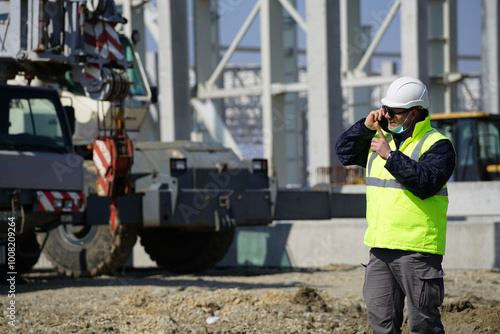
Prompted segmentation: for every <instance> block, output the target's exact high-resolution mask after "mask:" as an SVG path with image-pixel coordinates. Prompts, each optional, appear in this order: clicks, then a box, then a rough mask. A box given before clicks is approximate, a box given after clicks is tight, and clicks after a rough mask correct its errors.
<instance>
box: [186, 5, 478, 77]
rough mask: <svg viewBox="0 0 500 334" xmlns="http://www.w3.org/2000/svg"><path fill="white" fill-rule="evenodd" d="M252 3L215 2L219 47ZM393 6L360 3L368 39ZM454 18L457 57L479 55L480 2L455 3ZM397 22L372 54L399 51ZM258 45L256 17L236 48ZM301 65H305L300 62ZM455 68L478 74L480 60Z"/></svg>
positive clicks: (302, 39) (239, 57) (301, 36)
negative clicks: (217, 4) (218, 17)
mask: <svg viewBox="0 0 500 334" xmlns="http://www.w3.org/2000/svg"><path fill="white" fill-rule="evenodd" d="M255 2H256V0H219V15H220V42H221V44H222V45H229V44H230V43H231V41H232V40H233V38H234V36H235V35H236V33H237V32H238V30H239V29H240V27H241V25H242V24H243V22H244V20H245V19H246V17H247V16H248V13H249V12H250V11H251V9H252V8H253V6H254V5H255ZM189 3H190V4H189V11H190V12H191V8H190V7H191V1H189ZM393 3H394V0H389V1H388V0H361V22H362V24H363V25H370V26H371V27H372V36H373V35H374V34H375V33H376V31H377V29H378V27H379V26H380V24H381V22H382V20H383V19H384V17H385V15H386V13H387V12H388V10H389V9H390V8H391V6H392V4H393ZM304 7H305V0H297V10H298V11H299V13H301V15H302V17H303V18H305V8H304ZM457 16H458V17H457V30H458V31H457V47H458V54H459V55H474V56H479V55H480V53H481V1H476V0H474V1H471V0H457ZM191 21H192V20H190V22H191ZM399 21H400V18H399V12H398V14H397V15H396V17H395V18H394V20H393V22H392V23H391V25H390V26H389V29H388V31H387V32H386V34H385V35H384V37H383V39H382V40H381V42H380V44H379V46H378V48H377V50H376V51H378V52H400V47H401V45H400V36H399V26H400V23H399ZM305 43H306V35H305V33H304V32H303V31H302V29H301V28H300V27H299V28H298V46H299V48H302V49H305ZM259 44H260V29H259V17H258V16H257V18H256V19H255V20H254V22H253V24H252V26H251V28H250V29H249V31H248V32H247V34H246V35H245V37H244V38H243V40H242V42H241V44H240V45H242V46H249V47H258V46H259ZM259 58H260V55H259V54H258V53H238V54H235V55H234V56H233V57H232V58H231V60H230V63H232V64H256V63H260V59H259ZM299 60H300V59H299ZM381 61H382V59H380V58H375V59H374V60H372V68H373V69H374V70H377V69H378V68H379V66H380V62H381ZM302 62H304V63H305V61H304V60H303V59H302ZM458 67H459V68H458V69H459V71H460V72H465V73H471V72H475V73H477V72H480V71H481V64H480V61H470V60H467V61H465V60H464V61H460V60H459V63H458Z"/></svg>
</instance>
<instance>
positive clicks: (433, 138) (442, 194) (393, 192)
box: [364, 115, 448, 255]
mask: <svg viewBox="0 0 500 334" xmlns="http://www.w3.org/2000/svg"><path fill="white" fill-rule="evenodd" d="M376 137H379V135H378V134H377V135H376ZM386 139H387V141H388V142H389V146H390V147H391V150H393V151H395V150H396V146H395V143H394V140H392V136H390V135H387V136H386ZM441 139H447V138H446V137H445V136H443V135H442V134H440V133H439V132H438V131H437V130H435V129H433V128H432V127H431V124H430V115H429V116H428V117H427V118H426V119H425V120H424V121H421V122H418V123H417V124H416V125H415V129H414V131H413V135H412V137H409V138H407V139H406V140H405V141H404V142H403V144H402V146H401V147H400V148H399V151H400V152H402V153H403V154H405V155H407V156H408V157H410V158H411V159H413V160H415V161H418V159H419V158H420V156H421V155H422V154H423V153H424V152H425V151H427V150H428V149H429V148H430V147H431V146H432V145H433V144H434V143H435V142H437V141H438V140H441ZM385 163H386V161H385V160H384V159H382V158H381V157H380V156H379V155H378V154H377V153H375V152H372V151H371V150H370V153H369V154H368V163H367V166H366V201H367V208H366V219H367V221H368V229H367V230H366V233H365V237H364V243H365V245H367V246H368V247H375V248H388V249H400V250H407V251H415V252H424V253H432V254H441V255H443V254H444V250H445V244H446V224H447V218H446V214H447V211H448V191H447V187H446V185H445V186H444V187H443V188H442V189H441V190H440V191H439V192H438V193H437V194H436V195H434V196H432V197H429V198H426V199H424V200H422V199H420V198H419V197H417V196H415V195H413V194H412V193H411V192H410V191H409V190H407V189H406V188H405V187H404V186H403V185H402V184H401V183H399V182H398V181H397V180H396V179H395V178H394V176H392V175H391V173H389V171H388V170H387V169H386V168H385V167H384V165H385Z"/></svg>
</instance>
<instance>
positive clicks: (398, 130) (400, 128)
mask: <svg viewBox="0 0 500 334" xmlns="http://www.w3.org/2000/svg"><path fill="white" fill-rule="evenodd" d="M410 115H411V113H409V114H408V116H406V119H405V121H404V122H403V123H402V124H399V125H398V126H396V127H395V128H394V129H389V131H390V132H392V133H394V134H397V135H402V134H404V133H406V132H408V130H410V127H411V124H410V126H408V127H407V128H406V129H403V124H405V123H406V121H407V120H408V118H409V117H410Z"/></svg>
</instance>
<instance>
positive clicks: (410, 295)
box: [363, 248, 445, 334]
mask: <svg viewBox="0 0 500 334" xmlns="http://www.w3.org/2000/svg"><path fill="white" fill-rule="evenodd" d="M442 261H443V256H442V255H436V254H428V253H418V252H410V251H401V250H391V249H381V248H372V249H371V250H370V261H369V263H368V265H367V266H366V271H365V283H364V286H363V297H364V299H365V302H366V307H367V312H368V321H369V322H370V325H371V327H372V329H373V333H374V334H382V333H401V326H402V324H403V309H404V302H405V297H407V310H408V320H409V323H410V330H411V332H412V333H444V328H443V324H442V323H441V315H440V312H439V306H441V304H442V303H443V298H444V284H443V277H444V275H445V274H444V272H443V269H442V266H441V262H442Z"/></svg>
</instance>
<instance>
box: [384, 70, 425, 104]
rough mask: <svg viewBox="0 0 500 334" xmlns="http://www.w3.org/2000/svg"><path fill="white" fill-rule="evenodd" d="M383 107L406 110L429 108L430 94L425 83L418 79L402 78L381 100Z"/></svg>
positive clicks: (395, 81) (395, 82) (394, 83)
mask: <svg viewBox="0 0 500 334" xmlns="http://www.w3.org/2000/svg"><path fill="white" fill-rule="evenodd" d="M380 101H381V102H382V105H384V106H388V107H390V108H404V109H408V108H411V107H417V106H422V108H425V109H427V108H428V107H429V94H428V93H427V87H425V85H424V83H423V82H422V81H420V80H418V79H417V78H412V77H401V78H398V79H396V80H394V81H393V82H392V83H391V85H390V86H389V88H388V89H387V93H386V94H385V97H384V98H383V99H382V100H380Z"/></svg>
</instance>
